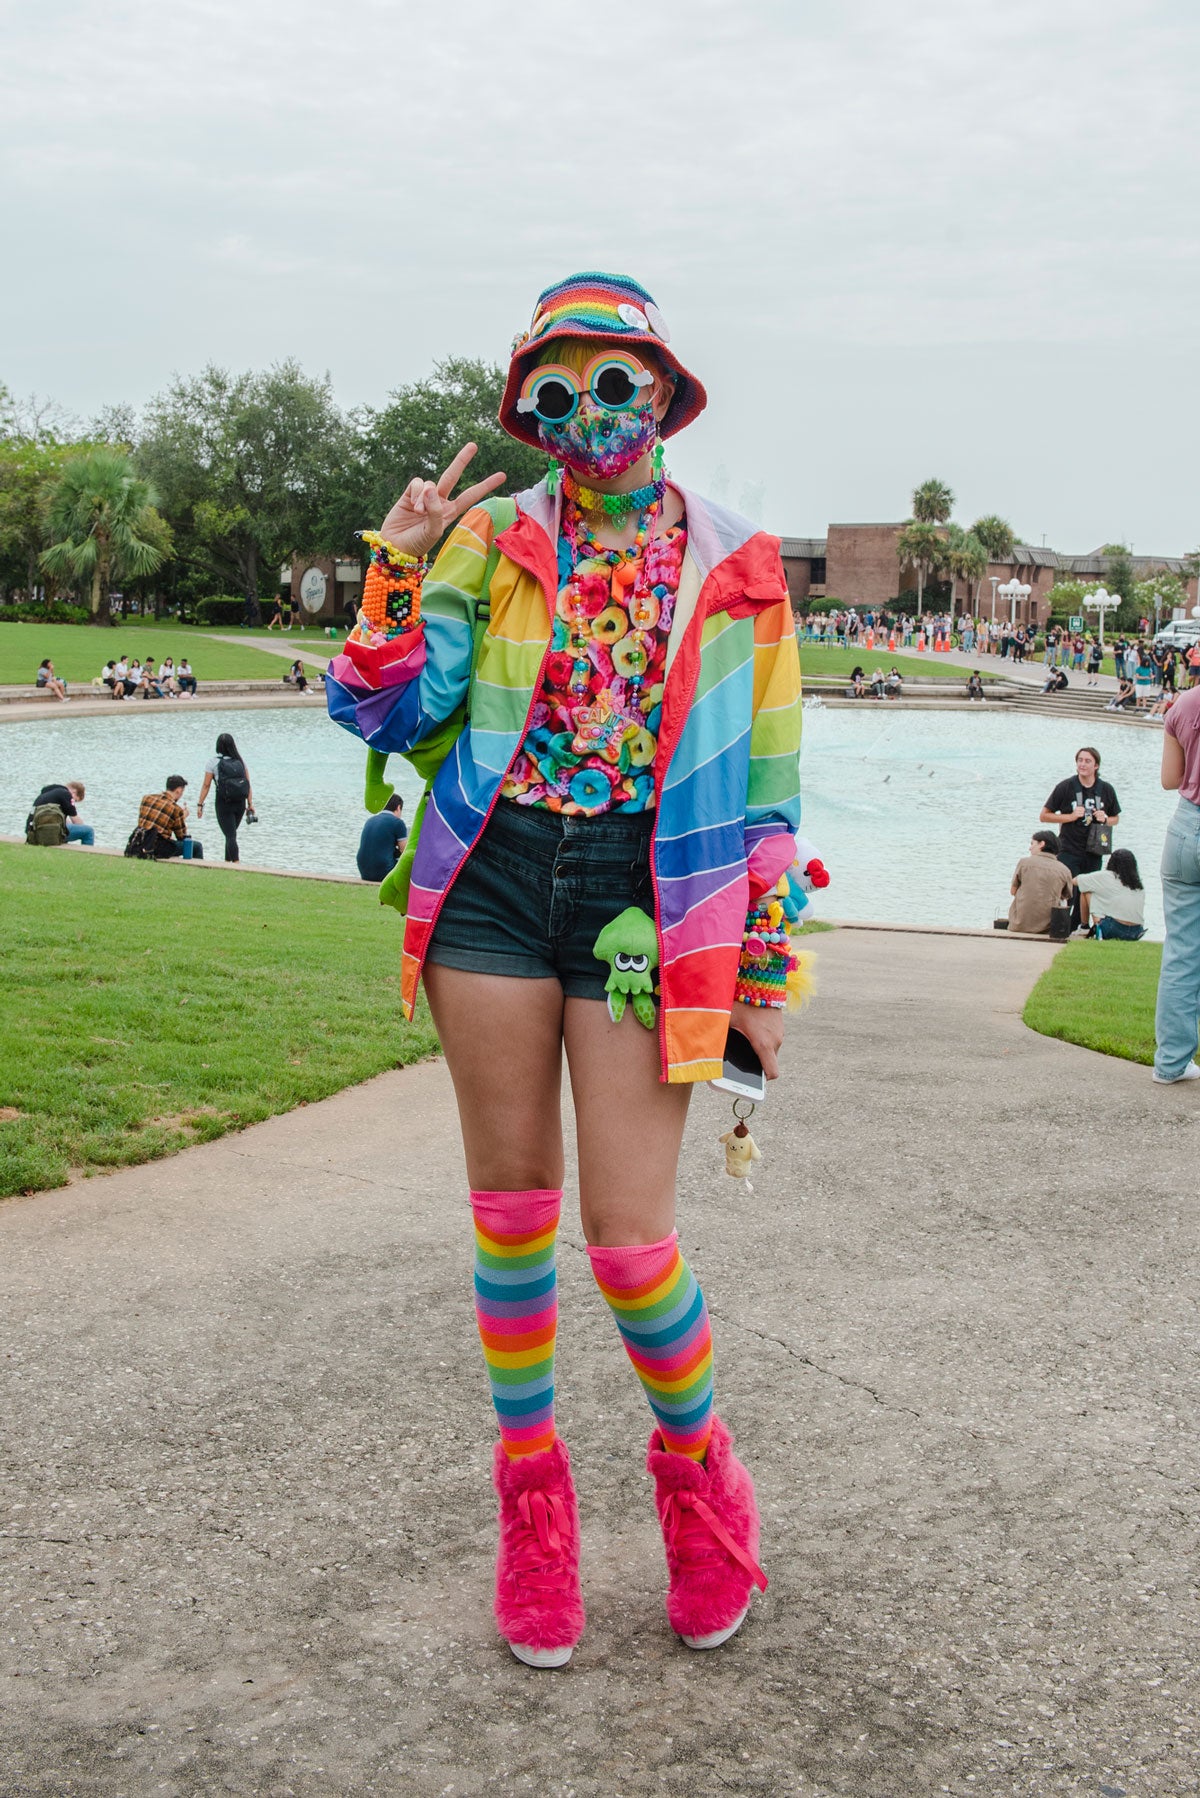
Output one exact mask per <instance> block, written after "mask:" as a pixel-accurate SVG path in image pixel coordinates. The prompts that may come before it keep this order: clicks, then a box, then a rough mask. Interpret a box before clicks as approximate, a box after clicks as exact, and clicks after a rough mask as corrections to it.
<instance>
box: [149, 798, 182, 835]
mask: <svg viewBox="0 0 1200 1798" xmlns="http://www.w3.org/2000/svg"><path fill="white" fill-rule="evenodd" d="M138 828H139V829H140V830H156V831H157V832H158V834H159V836H160V837H185V836H186V835H187V824H186V823H185V821H184V816H183V813H182V811H181V810H180V809H179V807H178V805H176V803H175V801H174V800H173V799H172V797H171V795H170V794H169V793H147V794H146V796H145V798H144V799H143V800H142V804H141V810H140V811H139V812H138Z"/></svg>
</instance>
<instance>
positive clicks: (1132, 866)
mask: <svg viewBox="0 0 1200 1798" xmlns="http://www.w3.org/2000/svg"><path fill="white" fill-rule="evenodd" d="M1075 887H1076V889H1077V891H1078V893H1079V922H1080V924H1081V926H1082V927H1083V928H1084V929H1085V930H1089V931H1090V934H1091V935H1092V936H1096V937H1099V938H1101V940H1103V941H1111V940H1113V939H1114V938H1115V939H1117V940H1118V941H1120V942H1126V943H1136V942H1137V941H1138V940H1139V938H1141V937H1144V936H1145V934H1146V894H1145V891H1144V889H1143V887H1142V877H1141V875H1140V874H1139V873H1138V865H1137V858H1136V857H1135V855H1134V853H1133V851H1132V849H1114V850H1113V852H1112V854H1111V855H1110V856H1109V858H1108V866H1107V868H1101V869H1100V870H1099V871H1098V872H1097V873H1095V874H1077V875H1076V876H1075Z"/></svg>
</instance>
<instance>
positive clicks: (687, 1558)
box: [646, 1417, 767, 1648]
mask: <svg viewBox="0 0 1200 1798" xmlns="http://www.w3.org/2000/svg"><path fill="white" fill-rule="evenodd" d="M646 1470H647V1472H648V1473H651V1474H652V1475H653V1476H654V1503H655V1505H656V1506H657V1508H658V1521H659V1523H660V1524H661V1525H662V1533H663V1545H664V1547H665V1548H666V1551H667V1571H668V1573H669V1575H670V1587H669V1590H668V1592H667V1618H668V1620H669V1622H670V1625H671V1628H672V1629H673V1630H674V1631H675V1633H676V1634H677V1635H679V1636H682V1638H683V1640H684V1642H685V1643H686V1644H687V1646H688V1647H689V1648H719V1647H720V1645H721V1643H722V1642H727V1641H728V1640H729V1638H730V1636H732V1635H733V1634H734V1633H735V1632H736V1631H737V1630H739V1629H740V1628H741V1626H742V1623H743V1622H744V1621H745V1617H746V1612H747V1611H748V1610H749V1609H750V1589H751V1587H752V1586H757V1587H758V1589H759V1591H760V1592H765V1591H766V1589H767V1576H766V1574H765V1573H764V1572H763V1570H762V1568H761V1567H760V1566H759V1565H758V1562H757V1560H756V1556H757V1554H758V1506H757V1505H756V1504H755V1502H754V1482H753V1480H752V1479H751V1478H750V1475H749V1474H748V1473H747V1472H746V1469H745V1468H744V1467H743V1466H742V1464H741V1462H740V1461H739V1460H738V1458H737V1456H736V1455H735V1454H734V1452H733V1437H732V1436H731V1435H730V1434H729V1431H728V1430H727V1429H726V1427H725V1425H724V1424H723V1423H722V1422H721V1419H720V1418H719V1417H714V1418H713V1423H712V1438H711V1440H710V1442H709V1445H708V1452H707V1454H706V1455H705V1457H704V1461H703V1463H701V1462H699V1461H693V1460H690V1459H689V1458H688V1456H687V1455H675V1454H670V1453H669V1452H668V1451H667V1450H666V1449H665V1448H664V1447H663V1441H662V1436H661V1435H660V1434H659V1432H658V1431H657V1430H655V1432H654V1434H653V1435H652V1436H651V1438H650V1448H649V1452H648V1453H647V1455H646Z"/></svg>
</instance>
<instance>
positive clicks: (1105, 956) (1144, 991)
mask: <svg viewBox="0 0 1200 1798" xmlns="http://www.w3.org/2000/svg"><path fill="white" fill-rule="evenodd" d="M1161 960H1162V944H1161V943H1146V942H1142V943H1098V942H1094V941H1093V942H1079V943H1069V944H1068V945H1067V946H1066V948H1064V949H1062V950H1060V951H1059V953H1058V954H1057V955H1056V956H1055V958H1054V961H1053V962H1052V964H1051V965H1050V967H1049V968H1047V970H1046V972H1045V973H1044V974H1043V975H1042V977H1041V979H1040V980H1039V981H1038V983H1037V985H1036V986H1035V987H1034V989H1033V991H1032V992H1031V993H1030V995H1029V998H1028V999H1027V1000H1026V1002H1025V1012H1024V1017H1025V1022H1026V1023H1027V1024H1028V1025H1029V1028H1030V1029H1031V1030H1037V1031H1038V1032H1040V1034H1041V1035H1042V1036H1057V1037H1059V1038H1060V1039H1061V1040H1062V1041H1063V1042H1065V1043H1078V1044H1079V1045H1080V1046H1081V1047H1082V1048H1084V1049H1096V1050H1098V1051H1099V1053H1100V1054H1101V1055H1119V1056H1121V1057H1122V1058H1123V1059H1124V1060H1125V1061H1141V1062H1145V1063H1147V1064H1149V1063H1150V1062H1152V1061H1153V1060H1154V1001H1155V997H1156V994H1157V992H1158V969H1159V963H1160V962H1161Z"/></svg>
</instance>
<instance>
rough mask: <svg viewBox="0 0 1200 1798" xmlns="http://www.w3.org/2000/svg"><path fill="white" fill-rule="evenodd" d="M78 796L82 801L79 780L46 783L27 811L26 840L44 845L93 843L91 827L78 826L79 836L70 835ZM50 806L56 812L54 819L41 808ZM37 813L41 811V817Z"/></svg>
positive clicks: (74, 826)
mask: <svg viewBox="0 0 1200 1798" xmlns="http://www.w3.org/2000/svg"><path fill="white" fill-rule="evenodd" d="M77 794H78V796H79V798H80V799H82V798H83V782H82V781H81V780H69V781H67V782H66V784H65V785H64V784H63V782H61V781H56V780H52V781H49V782H47V784H46V785H45V786H44V787H43V788H42V790H41V792H40V793H39V794H38V796H37V798H36V799H35V800H34V802H33V804H32V805H31V806H30V808H29V816H28V817H27V818H26V820H25V841H26V842H27V843H38V844H41V845H43V846H47V845H49V846H57V845H60V844H62V843H91V842H93V841H94V840H95V833H94V832H93V830H92V827H91V825H90V824H83V825H80V826H79V831H80V834H79V835H75V834H73V833H74V832H75V829H76V825H75V822H74V820H75V819H76V818H77V817H78V813H77V811H76V809H75V798H76V795H77ZM50 806H53V807H54V808H55V809H56V810H57V812H58V814H59V815H58V817H57V818H56V817H55V816H54V812H53V811H46V810H44V809H43V808H46V807H50ZM39 811H42V816H41V817H38V815H37V814H38V812H39ZM84 832H86V835H85V834H83V833H84Z"/></svg>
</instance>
